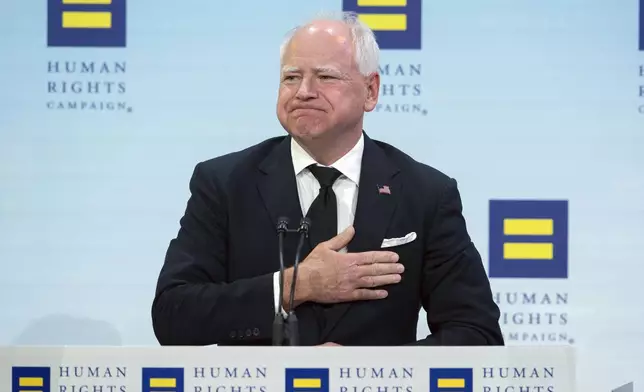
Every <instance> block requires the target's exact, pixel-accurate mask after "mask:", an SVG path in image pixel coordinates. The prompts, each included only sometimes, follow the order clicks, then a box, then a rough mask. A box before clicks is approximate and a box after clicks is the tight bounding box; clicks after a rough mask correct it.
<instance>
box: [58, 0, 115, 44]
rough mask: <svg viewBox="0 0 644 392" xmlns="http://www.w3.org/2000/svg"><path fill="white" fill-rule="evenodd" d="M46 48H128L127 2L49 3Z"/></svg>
mask: <svg viewBox="0 0 644 392" xmlns="http://www.w3.org/2000/svg"><path fill="white" fill-rule="evenodd" d="M47 24H48V26H47V45H48V46H65V47H125V41H126V40H125V38H126V37H125V35H126V34H125V32H126V25H125V0H48V20H47Z"/></svg>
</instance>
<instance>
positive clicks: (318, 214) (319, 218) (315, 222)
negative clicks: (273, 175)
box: [306, 164, 342, 248]
mask: <svg viewBox="0 0 644 392" xmlns="http://www.w3.org/2000/svg"><path fill="white" fill-rule="evenodd" d="M309 170H310V171H311V173H313V175H314V176H315V178H317V180H318V182H319V183H320V193H319V194H318V196H317V197H316V198H315V200H313V204H311V207H310V208H309V211H308V213H307V214H306V216H307V217H308V218H309V219H311V232H310V236H309V238H310V243H311V248H314V247H315V246H316V245H317V244H319V243H320V242H323V241H326V240H328V239H331V238H333V237H335V236H336V235H337V234H338V204H337V199H336V197H335V192H333V188H332V186H333V183H334V182H335V180H337V179H338V177H340V175H341V174H342V173H340V172H339V171H338V170H337V169H334V168H332V167H322V166H317V165H315V164H314V165H311V166H309Z"/></svg>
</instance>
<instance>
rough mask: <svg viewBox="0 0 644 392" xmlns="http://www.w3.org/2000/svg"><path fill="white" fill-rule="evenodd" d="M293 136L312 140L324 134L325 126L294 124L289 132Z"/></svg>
mask: <svg viewBox="0 0 644 392" xmlns="http://www.w3.org/2000/svg"><path fill="white" fill-rule="evenodd" d="M289 133H290V134H291V135H292V136H293V137H296V138H300V139H308V140H314V139H319V138H321V137H323V136H324V135H326V133H327V132H326V128H324V127H321V126H319V125H304V126H303V125H296V126H294V127H293V128H291V131H290V132H289Z"/></svg>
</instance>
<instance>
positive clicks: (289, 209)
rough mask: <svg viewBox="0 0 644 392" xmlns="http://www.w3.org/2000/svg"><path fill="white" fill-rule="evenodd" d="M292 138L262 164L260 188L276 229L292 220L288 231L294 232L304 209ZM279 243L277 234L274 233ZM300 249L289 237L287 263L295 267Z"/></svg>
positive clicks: (294, 238) (285, 242) (290, 235)
mask: <svg viewBox="0 0 644 392" xmlns="http://www.w3.org/2000/svg"><path fill="white" fill-rule="evenodd" d="M290 143H291V138H290V137H286V138H284V140H283V141H282V142H281V143H280V144H279V145H278V146H277V147H276V148H275V149H274V150H273V151H272V152H271V153H270V154H269V155H268V156H267V157H266V158H265V159H264V160H263V161H262V163H261V164H260V165H259V170H260V171H261V172H262V173H263V175H261V176H260V178H259V180H258V183H257V187H258V190H259V193H260V195H261V197H262V200H263V201H264V205H265V207H266V210H267V211H268V215H269V216H270V220H271V222H273V226H276V225H277V220H278V219H279V218H280V217H287V218H288V219H289V227H291V228H294V227H296V225H297V224H299V222H300V219H301V218H302V208H301V207H300V201H299V196H298V190H297V183H296V181H295V172H294V169H293V161H292V159H291V148H290ZM275 242H277V232H275ZM296 246H297V235H296V234H289V235H287V236H286V238H285V241H284V254H285V255H284V263H285V264H286V266H292V265H293V262H294V257H295V248H296Z"/></svg>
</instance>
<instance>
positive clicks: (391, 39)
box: [342, 0, 422, 49]
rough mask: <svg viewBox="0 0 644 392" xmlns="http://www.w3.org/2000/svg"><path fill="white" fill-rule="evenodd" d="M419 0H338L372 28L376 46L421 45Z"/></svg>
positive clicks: (402, 47)
mask: <svg viewBox="0 0 644 392" xmlns="http://www.w3.org/2000/svg"><path fill="white" fill-rule="evenodd" d="M421 1H422V0H342V9H343V10H344V11H348V12H355V13H357V14H358V17H359V18H360V20H362V21H363V22H364V23H365V24H367V25H369V27H370V28H371V29H372V30H373V31H374V34H375V35H376V41H377V42H378V46H380V49H421V35H422V29H421V25H422V15H421Z"/></svg>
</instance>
